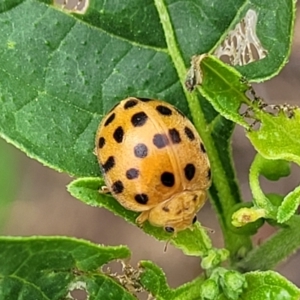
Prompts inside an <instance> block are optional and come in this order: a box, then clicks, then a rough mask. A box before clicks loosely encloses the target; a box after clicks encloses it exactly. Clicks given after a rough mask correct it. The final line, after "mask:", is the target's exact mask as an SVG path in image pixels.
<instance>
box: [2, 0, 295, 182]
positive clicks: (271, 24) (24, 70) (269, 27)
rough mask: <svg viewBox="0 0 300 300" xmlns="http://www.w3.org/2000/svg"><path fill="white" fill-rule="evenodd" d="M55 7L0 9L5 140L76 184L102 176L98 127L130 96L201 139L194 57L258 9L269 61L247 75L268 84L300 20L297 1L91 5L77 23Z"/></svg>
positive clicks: (130, 0) (133, 0)
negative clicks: (149, 102)
mask: <svg viewBox="0 0 300 300" xmlns="http://www.w3.org/2000/svg"><path fill="white" fill-rule="evenodd" d="M50 3H51V1H49V0H44V1H43V0H31V1H27V0H12V1H8V0H5V1H2V4H1V5H0V14H1V21H0V22H1V26H0V40H1V41H2V43H1V45H0V66H1V67H0V82H1V83H0V101H1V106H0V132H1V135H2V136H3V137H5V138H6V139H7V140H8V141H10V142H12V143H13V144H15V145H16V146H17V147H19V148H20V149H22V150H23V151H25V152H26V153H27V154H28V155H29V156H31V157H34V158H36V159H38V160H39V161H41V162H43V164H45V165H48V166H51V167H52V168H55V169H57V170H60V171H65V172H68V173H69V174H72V175H77V176H80V175H81V176H83V175H88V176H91V175H93V176H97V175H99V174H100V173H99V169H98V166H97V163H96V159H95V157H94V156H93V154H92V153H93V148H94V144H93V140H94V135H95V131H96V128H97V125H98V123H99V121H100V120H101V118H102V116H103V114H104V113H106V112H107V111H108V110H109V109H110V108H111V107H112V106H113V105H114V104H115V103H116V102H117V101H119V100H121V99H123V98H125V97H127V96H129V95H130V96H140V97H146V98H151V97H154V98H160V99H164V100H166V101H168V102H170V103H172V104H174V105H176V106H177V107H178V108H180V109H181V110H182V111H183V112H184V113H186V114H188V115H189V116H191V115H192V117H193V120H194V122H195V123H196V126H197V128H198V130H200V131H201V128H200V126H199V125H200V124H198V125H197V120H199V117H200V115H199V114H198V110H199V107H198V105H197V104H196V103H194V101H197V100H196V99H194V100H193V99H192V98H191V96H189V95H188V94H187V93H186V91H185V90H184V78H185V75H186V68H187V66H188V65H189V61H190V58H191V56H192V55H194V54H197V53H204V52H209V51H213V49H214V48H215V47H217V45H219V44H221V43H222V41H223V39H224V36H226V33H229V32H230V31H231V30H232V29H233V28H234V27H235V25H236V24H237V23H238V22H240V20H242V19H243V18H244V17H245V15H246V13H247V11H248V10H249V9H250V8H251V9H252V10H255V12H256V14H257V18H258V20H257V27H256V29H257V32H256V33H257V36H258V38H259V39H260V40H261V43H262V44H263V47H264V48H265V49H266V50H267V51H268V55H267V57H266V58H264V59H262V60H260V61H257V62H253V63H252V64H248V65H246V66H243V67H241V68H240V71H241V72H242V74H243V75H245V76H246V77H247V78H248V79H257V78H259V79H263V78H268V77H271V76H273V75H274V74H276V73H278V72H279V70H280V69H281V68H282V67H283V65H284V64H285V63H286V61H287V55H288V53H289V51H290V44H291V36H292V35H291V32H292V29H293V20H294V15H295V3H294V1H292V0H289V1H286V0H280V1H276V4H274V2H273V1H272V0H266V1H263V2H261V1H257V0H255V1H251V3H250V2H249V3H247V4H246V5H245V3H244V1H242V0H238V1H235V2H234V3H233V2H232V3H231V2H224V1H220V0H213V1H208V2H207V3H206V1H204V2H202V3H198V4H197V5H196V4H195V3H194V2H191V1H180V2H176V3H172V1H162V0H155V1H151V0H147V2H145V3H143V5H141V3H140V2H139V1H138V0H124V1H122V2H118V3H115V2H111V1H108V2H107V1H103V0H101V1H95V0H90V1H88V2H87V5H86V6H85V7H84V12H85V13H82V12H79V13H76V10H75V11H74V13H73V14H72V15H71V14H69V13H68V11H67V10H60V9H58V7H57V6H54V5H51V4H50ZM270 7H272V10H270ZM20 16H22V18H20ZM186 16H188V18H187V17H186ZM278 18H279V19H280V20H281V22H277V20H278ZM189 109H191V113H189ZM204 130H205V129H204V128H203V129H202V131H204Z"/></svg>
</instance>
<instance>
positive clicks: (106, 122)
mask: <svg viewBox="0 0 300 300" xmlns="http://www.w3.org/2000/svg"><path fill="white" fill-rule="evenodd" d="M115 116H116V114H115V113H112V114H111V115H110V116H109V117H108V118H107V120H106V121H105V123H104V126H108V125H109V124H110V123H111V122H112V121H113V120H114V119H115Z"/></svg>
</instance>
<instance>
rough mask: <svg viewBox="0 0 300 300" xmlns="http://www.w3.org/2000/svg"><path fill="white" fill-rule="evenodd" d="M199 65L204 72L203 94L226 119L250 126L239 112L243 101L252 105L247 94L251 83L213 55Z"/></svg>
mask: <svg viewBox="0 0 300 300" xmlns="http://www.w3.org/2000/svg"><path fill="white" fill-rule="evenodd" d="M199 67H200V69H201V71H202V73H203V81H202V83H201V86H200V92H201V94H202V95H204V96H205V97H206V98H207V99H209V101H210V103H211V104H212V105H213V107H214V108H215V110H217V111H218V112H219V113H220V114H221V115H222V116H224V117H225V118H226V119H228V120H231V121H233V122H235V123H237V124H240V125H242V126H244V127H245V128H249V125H248V123H247V122H246V121H245V120H244V118H243V117H242V116H241V115H240V113H239V109H240V106H241V105H242V103H246V104H248V105H251V101H250V100H249V99H248V98H247V97H246V96H245V92H246V91H247V90H248V89H249V85H248V84H247V82H245V81H244V80H243V77H242V75H241V74H240V73H239V72H237V71H236V70H235V69H234V68H233V67H230V66H228V65H226V64H224V63H223V62H221V61H220V60H218V59H216V58H215V57H213V56H207V57H205V58H203V59H202V60H201V62H200V66H199Z"/></svg>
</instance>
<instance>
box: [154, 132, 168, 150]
mask: <svg viewBox="0 0 300 300" xmlns="http://www.w3.org/2000/svg"><path fill="white" fill-rule="evenodd" d="M153 144H154V145H155V146H156V147H157V148H158V149H161V148H164V147H166V146H167V145H168V144H169V140H168V138H167V136H166V135H165V134H160V133H157V134H155V135H154V137H153Z"/></svg>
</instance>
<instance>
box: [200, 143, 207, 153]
mask: <svg viewBox="0 0 300 300" xmlns="http://www.w3.org/2000/svg"><path fill="white" fill-rule="evenodd" d="M200 149H201V151H202V152H203V153H206V149H205V147H204V145H203V143H200Z"/></svg>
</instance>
